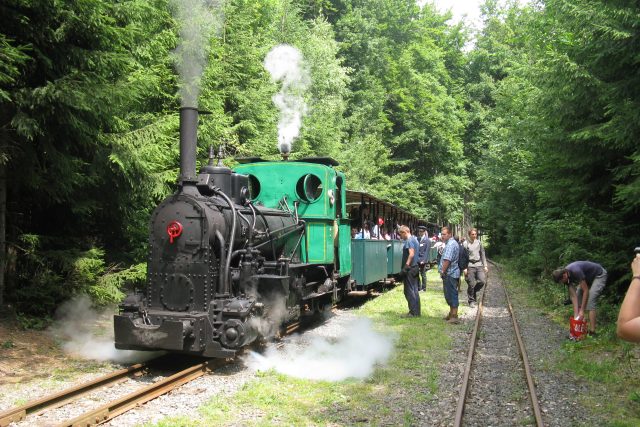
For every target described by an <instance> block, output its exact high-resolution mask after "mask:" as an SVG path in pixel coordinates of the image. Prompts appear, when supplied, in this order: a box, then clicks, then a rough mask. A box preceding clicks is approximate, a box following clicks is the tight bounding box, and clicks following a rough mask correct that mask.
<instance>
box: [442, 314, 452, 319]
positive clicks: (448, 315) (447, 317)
mask: <svg viewBox="0 0 640 427" xmlns="http://www.w3.org/2000/svg"><path fill="white" fill-rule="evenodd" d="M449 319H451V314H447V315H446V316H445V317H443V318H442V320H449Z"/></svg>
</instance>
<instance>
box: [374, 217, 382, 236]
mask: <svg viewBox="0 0 640 427" xmlns="http://www.w3.org/2000/svg"><path fill="white" fill-rule="evenodd" d="M383 225H384V220H383V219H382V218H378V221H377V223H376V224H374V225H373V227H371V238H372V239H382V238H383V231H382V226H383Z"/></svg>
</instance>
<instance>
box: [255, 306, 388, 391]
mask: <svg viewBox="0 0 640 427" xmlns="http://www.w3.org/2000/svg"><path fill="white" fill-rule="evenodd" d="M338 320H340V319H339V318H338V319H333V321H334V322H336V323H337V322H338ZM344 322H346V323H345V324H344V325H337V326H336V325H334V326H335V327H336V328H339V331H338V332H337V334H336V336H331V337H327V336H320V335H318V334H317V333H314V332H316V331H308V332H306V333H305V334H304V335H293V336H292V337H290V338H288V339H287V343H286V344H285V346H284V347H283V348H282V349H278V348H276V347H275V346H274V345H270V346H269V347H267V350H266V351H265V353H264V354H259V353H256V352H249V354H248V355H247V356H245V357H244V362H245V364H246V365H247V366H248V367H249V368H251V369H254V370H257V371H268V370H270V369H273V370H275V371H276V372H279V373H281V374H285V375H288V376H291V377H295V378H304V379H312V380H324V381H342V380H345V379H347V378H357V379H364V378H368V377H369V376H371V374H372V373H373V371H374V369H375V367H376V366H377V365H384V364H386V363H387V361H388V360H389V357H390V356H391V355H392V354H393V349H394V342H395V339H394V338H393V337H392V336H389V335H384V334H382V333H380V332H378V331H376V330H374V328H373V323H372V322H371V321H370V320H369V319H366V318H356V319H355V320H354V319H353V318H351V317H349V318H344ZM322 328H323V327H320V328H318V329H322Z"/></svg>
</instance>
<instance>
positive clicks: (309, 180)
mask: <svg viewBox="0 0 640 427" xmlns="http://www.w3.org/2000/svg"><path fill="white" fill-rule="evenodd" d="M296 193H298V197H299V198H300V199H302V200H304V201H306V202H314V201H316V200H318V198H319V197H320V195H321V194H322V181H321V180H320V178H318V177H317V176H315V175H313V174H310V173H309V174H306V175H304V176H303V177H301V178H300V179H299V180H298V183H297V184H296Z"/></svg>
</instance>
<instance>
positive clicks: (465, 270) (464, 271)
mask: <svg viewBox="0 0 640 427" xmlns="http://www.w3.org/2000/svg"><path fill="white" fill-rule="evenodd" d="M462 272H463V273H464V277H467V269H466V268H465V269H464V270H462Z"/></svg>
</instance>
